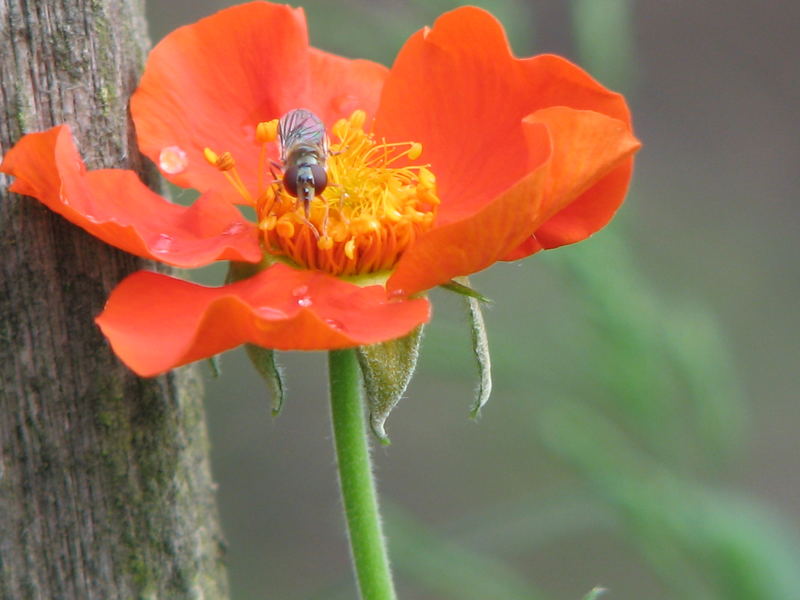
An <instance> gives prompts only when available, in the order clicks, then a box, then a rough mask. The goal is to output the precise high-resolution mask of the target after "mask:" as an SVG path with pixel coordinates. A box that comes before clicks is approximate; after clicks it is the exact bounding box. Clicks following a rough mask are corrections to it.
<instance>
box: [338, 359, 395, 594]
mask: <svg viewBox="0 0 800 600" xmlns="http://www.w3.org/2000/svg"><path fill="white" fill-rule="evenodd" d="M328 371H329V377H330V394H331V414H332V421H333V435H334V440H335V444H336V458H337V463H338V467H339V483H340V485H341V490H342V500H343V503H344V511H345V517H346V519H347V529H348V533H349V537H350V550H351V554H352V559H353V567H354V569H355V572H356V578H357V580H358V587H359V590H360V593H361V598H362V600H394V599H395V598H396V597H397V596H396V594H395V591H394V584H393V583H392V575H391V572H390V570H389V558H388V555H387V553H386V544H385V541H384V538H383V532H382V531H381V520H380V515H379V513H378V501H377V496H376V493H375V481H374V479H373V477H372V464H371V462H370V456H369V446H368V440H367V429H366V425H365V422H364V406H363V404H362V400H361V387H360V379H359V367H358V359H357V357H356V353H355V351H354V350H334V351H332V352H330V354H329V358H328Z"/></svg>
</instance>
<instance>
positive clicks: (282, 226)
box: [275, 219, 294, 238]
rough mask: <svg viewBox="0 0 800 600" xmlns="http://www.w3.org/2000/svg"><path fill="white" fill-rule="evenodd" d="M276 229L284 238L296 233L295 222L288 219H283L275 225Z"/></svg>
mask: <svg viewBox="0 0 800 600" xmlns="http://www.w3.org/2000/svg"><path fill="white" fill-rule="evenodd" d="M275 231H276V232H277V234H278V235H279V236H281V237H283V238H290V237H292V236H293V235H294V224H293V223H292V222H291V221H288V220H286V219H281V220H280V221H278V222H277V224H276V225H275Z"/></svg>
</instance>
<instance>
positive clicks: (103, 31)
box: [0, 0, 227, 600]
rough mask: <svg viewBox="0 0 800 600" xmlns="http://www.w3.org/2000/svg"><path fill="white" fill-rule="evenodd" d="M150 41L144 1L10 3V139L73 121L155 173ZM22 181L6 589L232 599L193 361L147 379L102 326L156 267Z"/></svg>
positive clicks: (106, 161)
mask: <svg viewBox="0 0 800 600" xmlns="http://www.w3.org/2000/svg"><path fill="white" fill-rule="evenodd" d="M147 43H148V42H147V36H146V33H145V22H144V7H143V5H142V2H141V0H0V151H5V150H7V149H8V148H10V146H11V145H12V143H13V142H15V141H16V140H17V139H19V137H20V136H21V135H22V134H23V133H25V132H28V131H37V130H42V129H45V128H48V127H51V126H52V125H55V124H58V123H62V122H69V123H70V124H71V125H72V126H73V131H74V132H75V134H76V137H77V138H78V141H79V144H80V148H81V151H82V154H83V156H84V158H85V159H86V161H87V163H88V165H89V167H90V168H99V167H126V168H133V169H136V170H138V171H139V172H143V169H144V167H143V161H142V159H141V157H140V156H139V154H138V152H137V150H136V146H135V143H134V137H133V133H132V126H131V123H130V121H129V118H128V113H127V100H128V97H129V94H130V92H131V91H132V90H133V88H134V87H135V85H136V81H137V79H138V76H139V70H140V68H141V65H142V62H143V58H144V51H145V49H146V46H147ZM0 177H2V176H0ZM150 179H151V180H152V177H151V178H150ZM8 182H9V181H8V179H5V180H4V179H0V264H2V268H1V269H0V436H1V437H0V447H1V448H2V461H3V462H2V464H1V465H0V596H2V598H4V599H13V600H17V599H29V598H32V599H44V600H52V599H72V598H75V599H80V600H86V599H95V598H96V599H102V600H111V599H125V600H129V599H132V598H147V599H156V598H158V599H167V598H169V599H182V598H205V599H206V600H211V599H216V598H224V597H227V592H226V588H227V585H226V580H225V574H224V570H223V568H222V564H221V548H222V540H221V535H220V530H219V526H218V521H217V513H216V507H215V504H214V494H213V482H212V480H211V476H210V471H209V464H208V457H207V452H208V442H207V437H206V431H205V422H204V416H203V409H202V390H201V386H200V385H199V382H198V380H197V378H196V377H195V374H194V371H193V369H182V370H179V371H177V372H175V373H173V374H171V375H168V376H166V377H161V378H156V379H149V380H142V379H139V378H137V377H135V376H134V375H133V374H132V373H131V372H129V371H128V370H127V369H126V368H125V367H123V366H122V365H121V364H120V363H119V362H118V361H117V360H116V358H115V357H114V356H113V355H112V354H111V353H110V351H109V349H108V347H107V345H106V343H105V342H104V340H103V338H102V336H101V335H100V333H99V331H98V330H97V328H96V327H95V326H94V324H93V322H92V319H93V317H94V316H95V315H96V314H97V313H98V312H99V311H100V310H101V309H102V306H103V303H104V301H105V299H106V298H107V296H108V294H109V292H110V291H111V289H112V288H113V287H114V286H115V285H116V283H117V282H118V281H119V280H120V279H121V278H122V277H124V276H125V275H126V274H128V273H130V272H132V271H134V270H136V269H139V268H141V267H142V266H144V265H143V263H142V261H140V260H138V259H135V258H133V257H131V256H128V255H125V254H124V253H122V252H118V251H116V250H114V249H112V248H111V247H109V246H106V245H104V244H103V243H101V242H99V241H97V240H95V239H93V238H91V237H90V236H89V235H87V234H85V233H83V231H81V230H79V229H77V228H76V227H74V226H72V225H71V224H69V223H68V222H66V221H65V220H63V219H62V218H61V217H59V216H57V215H55V214H52V213H51V212H49V211H48V210H47V209H45V208H43V207H42V206H41V205H39V204H38V203H37V202H36V201H34V200H32V199H31V198H25V197H21V196H16V195H12V194H9V193H8V191H7V190H6V186H7V184H8Z"/></svg>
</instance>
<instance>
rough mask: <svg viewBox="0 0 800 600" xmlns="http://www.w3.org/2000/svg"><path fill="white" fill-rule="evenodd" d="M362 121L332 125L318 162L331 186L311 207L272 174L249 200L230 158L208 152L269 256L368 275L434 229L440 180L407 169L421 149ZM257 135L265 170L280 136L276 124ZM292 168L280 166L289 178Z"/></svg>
mask: <svg viewBox="0 0 800 600" xmlns="http://www.w3.org/2000/svg"><path fill="white" fill-rule="evenodd" d="M365 118H366V115H365V113H364V112H363V111H361V110H357V111H355V112H354V113H353V114H352V115H351V116H350V118H348V119H340V120H339V121H338V122H337V123H336V124H335V125H334V126H333V128H332V130H331V133H332V139H331V140H330V147H329V149H328V150H326V151H325V153H326V154H327V156H319V159H320V160H319V163H320V164H321V165H323V166H324V167H325V169H326V171H327V187H325V189H324V191H322V193H321V194H319V195H317V196H315V197H314V198H313V200H311V201H310V202H309V203H307V205H306V203H304V202H303V201H301V200H299V199H298V198H297V197H296V195H295V194H296V193H297V190H296V189H294V190H292V191H291V192H290V191H289V189H287V186H286V185H285V183H284V180H285V179H286V178H282V177H280V176H278V175H277V174H276V173H275V172H274V171H272V177H271V180H270V181H269V182H268V183H266V185H263V186H262V185H261V184H259V187H262V189H260V190H259V191H258V193H257V194H256V195H255V196H252V195H250V193H249V191H248V190H247V189H246V187H245V186H244V184H243V183H242V180H241V178H240V177H239V176H238V174H237V173H236V170H235V163H234V161H233V159H232V157H231V156H230V154H227V153H225V154H222V155H219V156H218V155H216V154H215V153H213V152H211V151H210V150H206V159H207V160H208V161H209V162H211V163H212V164H214V165H215V166H216V167H217V168H218V169H220V170H221V171H223V173H224V174H225V175H226V177H227V178H228V179H229V180H230V181H231V183H232V184H233V185H234V187H236V189H237V190H238V191H239V193H240V194H241V195H242V197H243V198H244V199H245V200H246V201H247V202H248V203H249V204H252V205H253V206H254V207H255V209H256V214H257V216H258V226H259V229H260V230H261V232H262V241H263V247H264V249H265V251H267V252H269V253H270V254H273V255H277V256H284V257H286V258H288V259H291V261H293V262H294V263H296V264H298V265H300V266H302V267H305V268H308V269H315V270H320V271H325V272H327V273H331V274H332V275H344V276H347V275H363V274H366V273H374V272H378V271H385V270H389V269H391V268H392V267H393V266H394V265H395V264H396V263H397V261H398V260H399V259H400V257H401V256H402V254H403V252H404V251H405V249H406V248H408V247H409V246H410V245H411V244H412V243H413V242H414V240H415V239H416V237H417V236H418V235H420V234H421V233H424V232H425V231H427V230H428V229H430V227H431V225H432V224H433V220H434V218H435V216H436V211H437V208H438V205H439V198H438V197H437V195H436V179H435V177H434V175H433V173H432V172H431V171H430V170H429V169H428V168H427V166H426V165H416V166H410V165H408V164H407V163H408V162H409V161H415V160H416V159H418V158H419V156H420V155H421V153H422V145H421V144H419V143H415V142H401V143H393V144H389V143H386V142H384V141H379V140H376V139H375V136H374V135H373V134H372V133H368V132H366V131H365V130H364V121H365ZM256 131H257V134H256V135H257V137H258V139H259V141H260V142H262V144H263V147H262V152H261V160H260V165H261V166H260V167H259V168H260V169H261V170H262V171H263V170H264V162H265V159H264V157H265V156H266V151H265V148H266V145H267V144H269V143H272V142H274V141H275V139H276V137H277V131H278V125H277V121H271V122H268V123H260V124H259V126H258V128H257V130H256ZM287 162H289V161H287ZM398 165H400V166H398ZM291 166H292V165H288V164H285V165H282V168H283V169H284V171H288V172H290V173H291V172H292V171H290V170H289V169H290V167H291ZM312 189H313V188H312ZM253 198H255V200H253Z"/></svg>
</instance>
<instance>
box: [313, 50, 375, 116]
mask: <svg viewBox="0 0 800 600" xmlns="http://www.w3.org/2000/svg"><path fill="white" fill-rule="evenodd" d="M309 58H310V61H311V62H310V64H309V69H310V79H311V88H312V92H311V94H310V98H309V99H308V101H307V102H306V104H304V106H307V107H308V108H310V109H311V110H312V111H314V112H315V113H316V114H317V115H318V116H319V118H321V119H322V120H323V121H324V122H325V123H326V124H327V125H328V127H330V126H331V125H333V124H334V123H335V122H336V121H337V120H339V119H341V118H343V117H348V116H350V114H351V113H352V112H353V111H354V110H356V109H361V110H363V111H365V112H366V113H367V122H369V119H371V118H372V117H374V116H375V112H376V111H377V110H378V101H379V100H380V95H381V90H382V89H383V82H384V81H385V80H386V77H387V75H388V74H389V69H387V68H386V67H384V66H383V65H381V64H378V63H375V62H372V61H369V60H350V59H349V58H342V57H341V56H337V55H335V54H329V53H328V52H323V51H322V50H317V49H316V48H309Z"/></svg>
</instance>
